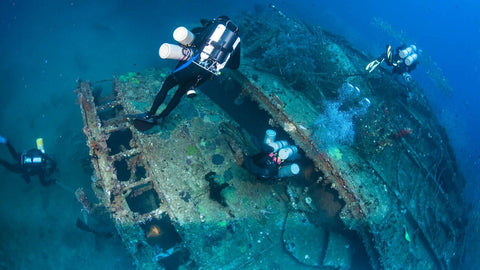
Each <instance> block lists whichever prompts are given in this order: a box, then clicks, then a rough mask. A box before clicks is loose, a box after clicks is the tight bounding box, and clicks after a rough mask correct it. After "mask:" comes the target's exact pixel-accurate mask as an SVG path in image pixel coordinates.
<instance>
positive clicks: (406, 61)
mask: <svg viewBox="0 0 480 270" xmlns="http://www.w3.org/2000/svg"><path fill="white" fill-rule="evenodd" d="M419 53H420V50H417V46H415V45H410V46H406V45H402V46H400V47H397V48H396V53H395V54H393V52H392V46H391V45H387V50H386V52H385V53H384V54H382V55H381V56H380V57H378V58H377V59H375V60H373V61H372V62H370V63H369V64H368V65H367V66H366V67H365V70H366V71H368V72H369V73H371V72H372V71H374V70H375V68H377V66H378V65H380V64H381V63H382V62H384V61H385V63H386V64H387V66H393V69H392V73H394V74H399V75H402V77H403V79H404V80H405V81H406V82H407V83H409V82H411V81H412V80H413V79H412V75H410V72H412V71H413V70H414V69H415V68H416V67H417V64H418V61H417V60H418V54H419Z"/></svg>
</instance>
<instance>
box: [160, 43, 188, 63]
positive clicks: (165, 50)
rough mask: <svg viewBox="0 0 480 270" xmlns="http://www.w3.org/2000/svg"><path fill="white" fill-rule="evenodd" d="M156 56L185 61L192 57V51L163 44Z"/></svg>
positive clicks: (174, 45)
mask: <svg viewBox="0 0 480 270" xmlns="http://www.w3.org/2000/svg"><path fill="white" fill-rule="evenodd" d="M158 54H159V55H160V58H162V59H173V60H178V61H187V60H188V59H190V58H191V57H192V56H193V49H191V48H186V47H182V46H179V45H176V44H170V43H163V44H162V46H160V49H159V50H158Z"/></svg>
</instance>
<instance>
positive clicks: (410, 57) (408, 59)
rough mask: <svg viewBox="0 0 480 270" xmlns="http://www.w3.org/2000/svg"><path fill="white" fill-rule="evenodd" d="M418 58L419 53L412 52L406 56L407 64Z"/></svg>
mask: <svg viewBox="0 0 480 270" xmlns="http://www.w3.org/2000/svg"><path fill="white" fill-rule="evenodd" d="M417 59H418V54H416V53H412V54H410V55H409V56H407V58H405V65H407V66H410V65H412V64H413V63H414V62H415V61H417Z"/></svg>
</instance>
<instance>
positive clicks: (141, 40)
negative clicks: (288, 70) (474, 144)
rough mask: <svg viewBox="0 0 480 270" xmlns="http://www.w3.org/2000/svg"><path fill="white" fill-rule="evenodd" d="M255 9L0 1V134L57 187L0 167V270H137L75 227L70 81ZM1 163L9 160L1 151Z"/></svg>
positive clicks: (138, 66)
mask: <svg viewBox="0 0 480 270" xmlns="http://www.w3.org/2000/svg"><path fill="white" fill-rule="evenodd" d="M197 2H198V3H197ZM253 2H255V1H251V0H250V1H243V2H242V3H241V4H239V3H225V1H220V0H215V1H205V2H203V1H176V2H169V1H163V0H162V1H122V0H106V1H61V0H53V1H12V0H5V1H2V2H1V3H0V15H1V16H0V22H1V25H0V26H1V28H0V29H1V31H2V32H1V34H2V38H1V42H0V50H1V51H2V58H1V61H0V74H1V76H0V87H1V88H0V94H1V96H0V121H1V124H0V134H1V135H4V136H5V137H7V138H8V139H10V140H11V142H12V143H13V144H14V146H15V147H16V148H17V150H19V151H21V150H27V149H30V148H33V147H35V139H36V138H38V137H43V138H44V143H45V148H46V150H47V152H48V153H49V154H50V155H52V156H53V157H54V158H55V159H56V160H57V162H58V166H59V169H60V178H59V182H60V183H61V186H60V185H54V186H50V187H43V186H41V185H40V183H39V181H38V179H36V178H34V179H33V181H32V183H30V184H27V183H26V182H25V181H24V180H23V179H22V178H21V177H20V176H19V175H15V174H12V173H10V172H8V171H6V170H5V169H3V168H0V269H118V270H120V269H133V268H134V267H133V266H132V262H131V259H130V258H129V257H128V254H127V252H126V251H125V250H124V248H123V246H122V244H121V242H120V240H119V239H118V238H111V239H97V238H95V236H94V235H93V234H91V233H87V232H84V231H81V230H79V229H78V228H77V227H76V226H75V222H76V219H77V217H78V216H79V214H80V209H81V205H80V204H79V203H78V202H77V201H76V199H75V197H74V195H73V190H74V189H76V188H78V187H84V188H85V189H86V190H87V193H88V195H90V196H91V197H93V195H92V194H91V192H88V189H89V186H90V177H91V172H90V171H89V170H88V169H87V170H86V169H85V160H86V159H88V149H87V148H86V146H85V137H84V135H83V134H82V127H83V125H82V121H81V115H80V109H79V107H78V105H77V104H76V103H75V95H74V93H73V90H74V88H75V86H76V80H77V79H78V78H82V79H88V80H93V81H95V80H101V79H108V78H111V77H112V76H113V75H119V74H122V73H126V72H130V71H139V70H143V69H146V68H151V67H161V66H164V65H166V66H172V65H173V64H174V63H172V62H168V63H167V62H165V61H162V60H160V59H159V58H158V47H159V45H160V44H161V43H163V42H173V40H172V38H171V31H173V29H174V28H175V27H176V26H179V25H182V24H184V25H194V24H196V23H198V19H200V18H211V17H214V16H217V15H220V14H233V13H236V12H238V11H240V10H245V9H251V8H252V7H253V4H252V3H253ZM257 2H259V3H261V4H262V5H267V4H268V3H269V1H257ZM274 2H275V1H274ZM276 2H279V4H282V3H284V2H285V1H276ZM304 2H305V1H304ZM304 12H306V11H304ZM300 13H301V12H300ZM347 32H348V31H347ZM357 38H358V37H357ZM382 46H383V45H382ZM382 46H377V47H378V48H379V47H382ZM0 157H1V158H4V159H10V156H9V155H8V152H7V151H6V147H4V146H0ZM477 165H478V164H477ZM87 167H88V166H87Z"/></svg>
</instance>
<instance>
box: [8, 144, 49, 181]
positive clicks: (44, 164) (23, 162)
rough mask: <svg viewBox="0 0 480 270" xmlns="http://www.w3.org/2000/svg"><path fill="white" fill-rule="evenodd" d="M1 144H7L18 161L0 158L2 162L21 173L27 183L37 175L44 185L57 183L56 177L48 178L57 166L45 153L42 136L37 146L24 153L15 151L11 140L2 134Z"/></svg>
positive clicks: (9, 168)
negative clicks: (11, 161) (12, 161)
mask: <svg viewBox="0 0 480 270" xmlns="http://www.w3.org/2000/svg"><path fill="white" fill-rule="evenodd" d="M0 144H6V145H7V147H8V151H9V152H10V154H11V155H12V157H13V159H15V160H16V161H17V162H16V163H10V162H8V161H5V160H2V159H0V164H2V165H3V166H4V167H5V168H6V169H8V170H9V171H12V172H14V173H19V174H21V175H22V177H23V178H24V179H25V181H27V183H30V181H31V179H30V177H31V176H35V175H37V176H38V177H39V178H40V183H42V185H43V186H48V185H51V184H54V183H56V180H55V179H54V178H51V179H48V178H50V177H51V176H52V174H53V173H54V172H55V171H56V170H57V166H56V164H55V161H54V160H53V159H52V158H50V157H49V156H48V155H46V154H45V149H44V147H43V139H42V138H38V139H37V148H33V149H30V150H28V151H25V152H23V153H19V152H17V151H15V148H13V146H12V145H11V144H10V141H8V140H7V139H6V138H4V137H2V136H0Z"/></svg>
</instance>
